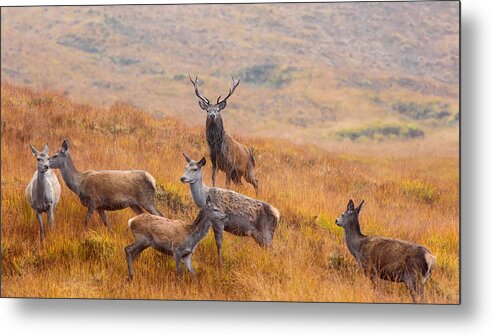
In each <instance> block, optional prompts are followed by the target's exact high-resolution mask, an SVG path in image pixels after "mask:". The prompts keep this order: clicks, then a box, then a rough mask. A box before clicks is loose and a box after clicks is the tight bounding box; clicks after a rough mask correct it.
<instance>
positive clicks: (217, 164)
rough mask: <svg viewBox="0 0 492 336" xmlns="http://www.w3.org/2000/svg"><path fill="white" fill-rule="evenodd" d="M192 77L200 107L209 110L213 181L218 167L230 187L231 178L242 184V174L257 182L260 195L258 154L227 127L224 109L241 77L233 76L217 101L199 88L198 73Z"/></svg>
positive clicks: (247, 179) (208, 123)
mask: <svg viewBox="0 0 492 336" xmlns="http://www.w3.org/2000/svg"><path fill="white" fill-rule="evenodd" d="M190 81H191V83H192V84H193V86H194V87H195V94H196V96H197V97H198V98H199V99H200V100H199V101H198V104H199V105H200V108H201V109H202V110H204V111H206V112H207V123H206V135H207V143H208V148H209V150H210V159H211V161H212V185H213V186H214V187H215V175H216V171H217V168H218V169H219V170H222V171H223V172H224V173H225V174H226V188H227V189H229V188H230V184H231V180H232V181H233V182H234V183H235V184H236V185H241V184H242V182H241V178H242V177H244V179H245V180H246V182H248V183H250V184H251V185H253V187H254V188H255V192H256V196H258V180H257V179H256V177H255V173H254V168H255V165H256V161H255V157H254V155H253V152H252V150H251V148H247V147H245V146H244V145H242V144H240V143H239V142H237V141H236V140H234V138H232V137H231V136H230V135H229V134H227V133H226V131H225V130H224V125H223V122H222V117H221V115H220V112H221V111H222V110H223V109H225V107H226V103H227V99H228V98H229V97H230V96H231V95H232V94H233V93H234V91H235V90H236V88H237V86H238V85H239V82H240V80H239V79H238V80H235V79H234V77H232V86H231V87H230V89H229V94H228V95H227V96H226V97H225V98H223V99H220V98H221V96H219V97H218V98H217V102H216V103H215V104H213V103H211V102H210V100H208V98H207V97H205V96H204V95H202V94H201V93H200V91H199V90H198V77H196V78H195V80H193V79H192V78H191V76H190Z"/></svg>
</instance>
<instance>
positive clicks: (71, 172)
mask: <svg viewBox="0 0 492 336" xmlns="http://www.w3.org/2000/svg"><path fill="white" fill-rule="evenodd" d="M49 164H50V167H52V168H58V169H60V172H61V174H62V177H63V180H64V181H65V183H66V185H67V187H68V188H69V189H70V190H72V191H73V192H74V193H75V194H77V196H79V199H80V202H82V205H84V206H85V207H86V208H87V213H86V215H85V220H84V226H85V227H87V224H88V222H89V220H90V218H91V217H92V214H93V213H94V210H96V211H97V212H98V213H99V216H100V217H101V219H102V221H103V223H104V225H106V227H108V228H109V222H108V218H107V216H106V213H105V212H104V211H106V210H108V211H114V210H122V209H125V208H128V207H130V208H131V209H132V210H133V211H134V212H135V213H136V214H137V215H139V214H142V213H143V212H144V211H143V209H145V210H147V211H148V212H150V213H151V214H153V215H157V216H162V214H161V213H160V212H159V210H157V209H156V207H155V205H154V202H155V193H156V184H155V179H154V177H152V175H150V174H149V173H148V172H146V171H143V170H88V171H85V172H79V171H78V170H77V168H75V165H74V163H73V161H72V157H71V156H70V151H69V144H68V140H64V141H63V144H62V147H61V150H60V151H58V152H56V153H55V154H54V155H53V156H51V157H50V159H49Z"/></svg>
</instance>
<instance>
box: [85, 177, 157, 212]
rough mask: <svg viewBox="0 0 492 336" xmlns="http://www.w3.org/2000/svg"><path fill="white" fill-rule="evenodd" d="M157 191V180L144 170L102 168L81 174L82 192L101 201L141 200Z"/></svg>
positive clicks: (122, 201) (123, 201)
mask: <svg viewBox="0 0 492 336" xmlns="http://www.w3.org/2000/svg"><path fill="white" fill-rule="evenodd" d="M154 193H155V180H154V179H153V177H152V176H151V175H150V174H149V173H147V172H145V171H142V170H127V171H125V170H102V171H88V172H84V173H82V174H81V183H80V194H81V195H82V196H84V197H86V198H89V199H91V200H99V201H101V202H106V203H109V204H112V203H126V202H130V201H133V200H136V201H140V200H141V199H142V198H144V197H148V195H149V194H152V195H153V194H154Z"/></svg>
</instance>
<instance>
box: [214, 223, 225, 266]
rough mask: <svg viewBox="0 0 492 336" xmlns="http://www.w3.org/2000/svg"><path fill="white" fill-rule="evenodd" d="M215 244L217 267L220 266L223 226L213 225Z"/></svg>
mask: <svg viewBox="0 0 492 336" xmlns="http://www.w3.org/2000/svg"><path fill="white" fill-rule="evenodd" d="M213 230H214V237H215V245H216V246H217V260H218V263H219V268H221V267H222V237H223V236H224V226H223V225H221V226H220V227H214V228H213Z"/></svg>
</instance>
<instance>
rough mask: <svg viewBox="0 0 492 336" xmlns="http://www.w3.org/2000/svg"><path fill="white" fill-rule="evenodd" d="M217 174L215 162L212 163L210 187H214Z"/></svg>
mask: <svg viewBox="0 0 492 336" xmlns="http://www.w3.org/2000/svg"><path fill="white" fill-rule="evenodd" d="M216 173H217V166H216V164H215V162H212V186H213V187H215V175H216Z"/></svg>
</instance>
